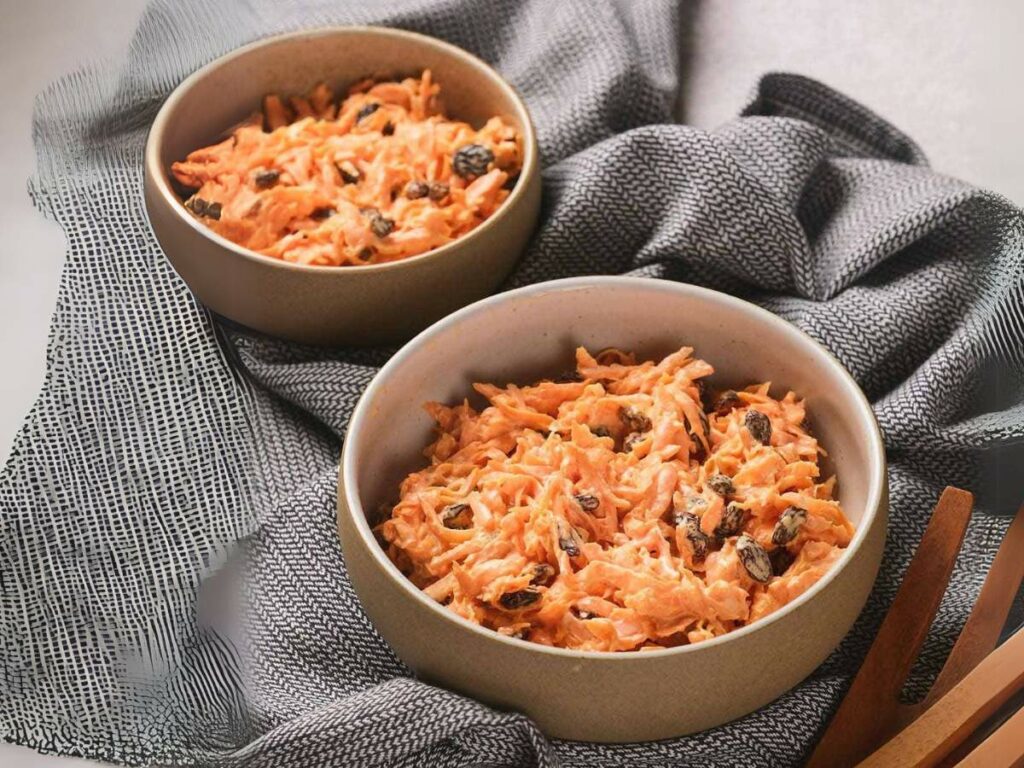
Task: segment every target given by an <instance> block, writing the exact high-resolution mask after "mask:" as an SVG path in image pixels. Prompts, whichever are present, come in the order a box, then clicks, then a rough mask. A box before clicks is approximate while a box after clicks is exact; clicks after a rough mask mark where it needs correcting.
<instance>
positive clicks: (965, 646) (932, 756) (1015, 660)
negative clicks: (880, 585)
mask: <svg viewBox="0 0 1024 768" xmlns="http://www.w3.org/2000/svg"><path fill="white" fill-rule="evenodd" d="M973 503H974V497H973V496H972V495H971V494H970V493H967V492H966V491H962V490H960V489H957V488H946V490H945V491H944V492H943V494H942V497H941V498H940V499H939V503H938V504H937V505H936V507H935V510H934V511H933V512H932V517H931V520H930V521H929V523H928V528H927V529H926V530H925V533H924V537H923V538H922V539H921V544H920V546H918V549H917V552H916V553H915V555H914V559H913V560H912V561H911V563H910V567H909V568H908V569H907V573H906V575H905V576H904V579H903V584H902V585H901V586H900V589H899V591H898V592H897V594H896V599H895V600H893V603H892V607H891V608H890V609H889V613H888V614H887V615H886V617H885V621H884V622H883V623H882V627H881V629H880V630H879V632H878V636H877V637H876V638H875V642H874V643H873V644H872V646H871V650H870V651H869V652H868V655H867V657H866V658H865V659H864V663H863V665H862V666H861V668H860V671H859V672H858V673H857V676H856V677H855V678H854V681H853V684H852V685H851V686H850V690H849V692H848V693H847V695H846V698H845V699H844V700H843V702H842V704H840V706H839V709H838V711H837V712H836V715H835V717H834V718H833V719H832V722H831V723H830V724H829V726H828V728H827V729H826V731H825V734H824V736H823V737H822V739H821V741H820V742H819V743H818V746H817V747H816V748H815V750H814V752H813V753H812V755H811V758H810V761H809V762H808V763H807V766H808V768H844V767H845V766H853V765H856V764H857V763H859V762H860V761H862V760H865V759H866V761H865V762H864V766H866V767H867V766H871V768H876V767H877V768H880V767H881V766H897V765H899V766H908V768H909V767H910V766H914V767H915V768H916V767H918V766H931V765H937V764H938V763H939V762H940V761H941V760H943V759H944V758H946V757H947V756H948V755H950V753H951V752H952V751H953V750H954V749H956V747H957V746H959V745H960V744H961V743H962V742H963V741H964V739H966V738H967V737H968V736H969V735H970V734H971V732H972V731H973V730H974V729H975V728H977V727H978V726H979V725H980V724H981V723H982V722H983V721H984V720H985V719H987V718H988V717H989V716H990V715H992V714H993V713H994V712H995V711H996V710H997V709H998V708H999V707H1001V706H1002V705H1003V704H1004V703H1005V702H1006V701H1008V700H1009V699H1010V697H1012V696H1013V695H1014V694H1015V693H1016V692H1017V691H1019V690H1021V688H1022V687H1024V632H1018V633H1017V634H1016V635H1015V636H1014V637H1011V638H1010V639H1009V640H1007V641H1006V642H1005V643H1004V644H1003V645H1002V646H1001V647H1000V648H999V649H998V650H996V651H995V652H993V649H994V648H995V647H996V644H997V642H998V640H999V635H1000V631H1001V629H1002V627H1003V625H1004V624H1005V623H1006V618H1007V616H1008V614H1009V611H1010V608H1011V606H1012V605H1013V600H1014V597H1015V596H1016V594H1017V591H1018V589H1019V588H1020V585H1021V581H1022V580H1024V506H1022V507H1021V509H1020V511H1018V513H1017V516H1016V518H1015V519H1014V521H1013V522H1012V523H1011V525H1010V528H1009V530H1008V531H1007V534H1006V538H1005V539H1004V540H1003V543H1002V545H1001V546H1000V548H999V551H998V552H997V553H996V557H995V560H994V561H993V562H992V568H991V569H990V570H989V573H988V576H987V577H986V579H985V584H984V585H983V586H982V590H981V593H980V594H979V596H978V600H977V602H976V603H975V604H974V608H973V609H972V611H971V614H970V616H969V617H968V619H967V623H966V624H965V625H964V628H963V630H962V631H961V633H960V636H959V638H958V639H957V641H956V644H955V645H954V646H953V650H952V651H951V652H950V654H949V657H948V659H947V660H946V664H945V666H943V668H942V671H941V672H940V673H939V675H938V677H937V678H936V680H935V683H934V684H933V686H932V688H931V690H930V691H929V692H928V695H927V696H926V697H925V699H924V700H923V701H921V702H920V703H919V704H901V703H900V702H899V694H900V690H901V689H902V688H903V684H904V682H905V681H906V678H907V675H908V674H909V673H910V669H911V667H912V666H913V664H914V661H915V660H916V659H917V655H918V653H919V651H920V650H921V646H922V645H923V643H924V640H925V638H926V637H927V634H928V629H929V627H930V626H931V624H932V621H933V619H934V618H935V613H936V611H937V610H938V607H939V603H940V602H941V601H942V596H943V594H944V593H945V591H946V587H947V586H948V584H949V577H950V574H951V573H952V570H953V565H954V563H955V562H956V557H957V553H958V552H959V551H960V546H961V544H962V543H963V537H964V533H965V531H966V530H967V524H968V522H969V521H970V517H971V509H972V507H973ZM908 726H909V727H908ZM1022 729H1024V716H1022V715H1021V714H1020V713H1018V714H1017V715H1015V716H1014V717H1013V718H1011V719H1010V720H1009V721H1007V722H1006V723H1005V724H1004V725H1003V726H1002V727H1000V728H999V730H998V731H996V733H995V734H993V735H992V736H991V737H990V738H989V739H988V740H987V741H985V742H984V744H982V745H981V746H980V747H978V750H981V749H982V748H983V747H984V748H986V749H987V750H988V751H987V752H984V753H982V754H981V755H980V759H982V760H988V762H982V763H979V762H974V763H973V764H975V765H979V766H980V765H985V766H986V768H988V767H989V766H992V768H996V766H1011V765H1017V764H1018V763H1016V762H1013V758H1009V759H1007V760H1003V761H1002V762H998V761H997V762H991V759H990V758H991V757H992V755H993V754H996V753H1000V754H1001V753H1004V752H1005V747H1006V744H1011V743H1013V742H1014V741H1015V740H1016V739H1017V738H1018V737H1019V736H1020V735H1021V733H1022ZM901 731H902V732H901ZM897 733H899V735H898V736H896V738H894V739H892V741H890V739H891V738H892V737H893V736H894V735H895V734H897ZM886 742H889V743H888V744H886ZM990 742H991V743H990ZM883 744H884V745H885V746H882V745H883ZM986 745H987V747H986ZM879 747H881V749H879ZM876 750H877V751H876ZM978 750H975V752H972V753H971V754H970V755H968V756H967V760H966V761H965V763H964V764H972V763H971V762H970V761H975V760H977V759H978V757H979V756H978V754H977V753H978ZM993 750H994V752H993ZM1018 752H1019V753H1024V744H1021V745H1020V749H1019V750H1018ZM1018 757H1019V755H1018Z"/></svg>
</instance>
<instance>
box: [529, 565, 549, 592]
mask: <svg viewBox="0 0 1024 768" xmlns="http://www.w3.org/2000/svg"><path fill="white" fill-rule="evenodd" d="M554 578H555V569H554V568H552V567H551V566H550V565H548V564H547V563H537V564H536V565H535V566H533V576H532V577H531V578H530V584H532V585H533V586H535V587H546V586H547V585H548V584H550V583H551V582H552V581H553V580H554Z"/></svg>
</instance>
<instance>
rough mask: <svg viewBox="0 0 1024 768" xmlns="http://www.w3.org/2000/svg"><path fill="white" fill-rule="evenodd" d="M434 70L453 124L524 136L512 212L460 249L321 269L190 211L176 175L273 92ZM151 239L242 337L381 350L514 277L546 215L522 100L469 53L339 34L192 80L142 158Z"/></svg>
mask: <svg viewBox="0 0 1024 768" xmlns="http://www.w3.org/2000/svg"><path fill="white" fill-rule="evenodd" d="M424 68H429V69H431V70H432V72H433V75H434V79H435V80H436V81H437V82H438V83H440V84H441V88H442V91H441V95H442V98H443V99H444V103H445V105H446V109H447V111H448V113H449V114H450V115H451V116H452V117H455V118H458V119H462V120H465V121H467V122H469V123H471V124H473V125H482V124H483V123H484V122H485V121H486V120H487V119H488V118H489V117H492V116H495V115H499V116H501V117H503V118H505V119H506V120H508V121H509V122H510V123H511V124H512V125H514V126H515V127H516V128H517V129H518V130H519V131H520V133H521V135H522V137H523V149H524V159H523V168H522V172H521V173H520V176H519V181H518V182H517V183H516V186H515V189H513V191H512V193H511V194H510V195H509V197H508V199H507V200H506V201H505V203H504V204H503V205H502V206H501V208H500V209H499V210H498V211H497V212H496V213H495V214H494V215H493V216H491V218H489V219H488V220H487V221H485V222H484V223H483V224H482V225H480V226H479V227H478V228H476V229H475V230H473V231H472V232H471V233H469V234H468V235H466V236H465V237H463V238H460V239H459V240H456V241H454V242H452V243H449V244H448V245H445V246H443V247H441V248H438V249H436V250H433V251H430V252H428V253H425V254H422V255H420V256H414V257H412V258H409V259H405V260H403V261H396V262H389V263H386V264H379V265H368V266H350V267H321V266H303V265H297V264H291V263H288V262H285V261H282V260H280V259H274V258H270V257H267V256H263V255H261V254H258V253H256V252H254V251H250V250H248V249H247V248H242V247H240V246H238V245H235V244H234V243H232V242H230V241H229V240H227V239H225V238H223V237H221V236H219V235H217V234H215V233H213V232H212V231H211V230H209V229H208V228H206V227H205V226H203V224H202V223H200V222H198V221H196V220H195V219H194V218H193V217H192V216H191V215H190V214H189V213H188V212H187V211H186V210H185V208H184V207H183V205H182V198H181V197H180V196H179V195H178V194H177V193H176V191H175V189H174V188H173V186H172V184H171V177H170V175H169V171H170V167H171V164H172V163H173V162H175V161H176V160H181V159H184V157H185V156H186V155H187V154H188V153H189V152H191V151H192V150H194V149H197V148H199V147H203V146H207V145H209V144H211V143H213V142H215V141H220V140H222V139H223V138H224V136H225V135H226V132H227V129H228V128H229V127H230V126H232V125H236V124H237V123H238V122H239V121H241V120H242V119H244V118H245V117H246V116H247V115H250V114H252V113H253V112H254V111H257V110H258V109H259V108H260V104H261V100H262V98H263V96H264V95H265V94H267V93H280V94H285V95H290V94H303V93H307V92H308V91H309V90H310V88H312V87H313V86H314V85H316V84H317V83H319V82H321V81H326V82H327V84H328V85H330V86H332V87H333V88H334V89H335V93H343V92H344V88H345V87H346V86H348V85H350V84H351V83H353V82H355V81H357V80H360V79H362V78H363V77H365V76H367V75H370V74H372V75H387V76H402V75H408V74H414V73H419V72H420V71H421V70H423V69H424ZM144 189H145V199H146V209H147V212H148V213H149V219H150V222H151V223H152V225H153V231H154V232H155V233H156V236H157V240H158V241H159V242H160V246H161V247H162V248H163V249H164V251H165V252H166V254H167V257H168V258H169V259H170V261H171V263H172V264H173V265H174V268H175V269H176V270H177V271H178V274H180V275H181V277H182V278H183V279H184V280H185V282H186V283H187V284H188V286H189V288H191V290H192V292H193V293H194V294H195V295H196V296H197V297H198V298H199V300H200V301H202V302H203V303H204V304H206V305H207V306H208V307H209V308H210V309H212V310H214V311H215V312H218V313H219V314H221V315H223V316H225V317H228V318H230V319H231V320H234V321H236V322H239V323H241V324H243V325H246V326H249V327H250V328H254V329H256V330H259V331H263V332H265V333H269V334H271V335H274V336H279V337H282V338H286V339H291V340H294V341H300V342H306V343H314V344H380V343H393V342H397V341H404V340H406V339H408V338H409V337H410V336H411V335H412V334H414V333H415V332H416V331H419V330H421V329H423V328H425V327H426V326H427V325H429V324H430V323H432V322H433V321H435V320H437V319H439V318H441V317H444V316H445V315H446V314H448V313H449V312H451V311H453V310H455V309H458V308H459V307H462V306H464V305H466V304H468V303H469V302H471V301H475V300H476V299H479V298H481V297H483V296H486V295H487V294H488V293H490V292H491V291H492V290H493V289H494V288H496V287H497V286H498V285H499V284H500V283H501V281H502V280H503V279H504V278H505V277H506V276H507V275H508V273H509V272H510V271H511V270H512V267H513V266H514V265H515V263H516V261H517V260H518V258H519V256H520V254H521V253H522V251H523V249H524V248H525V247H526V243H527V241H528V240H529V237H530V235H531V233H532V231H533V227H534V225H535V223H536V220H537V215H538V211H539V206H540V172H539V169H538V151H537V140H536V138H535V136H534V130H533V126H532V124H531V122H530V116H529V114H528V112H527V110H526V106H525V105H524V104H523V102H522V100H521V99H520V98H519V96H517V95H516V93H515V91H513V89H512V88H511V86H509V85H508V83H506V82H505V81H504V80H503V79H502V78H501V77H500V76H499V75H498V74H497V73H496V72H495V71H494V70H493V69H491V68H490V67H489V66H487V65H486V64H484V63H483V62H482V61H480V60H479V59H477V58H476V57H474V56H471V55H470V54H468V53H466V52H465V51H463V50H461V49H459V48H456V47H455V46H453V45H449V44H448V43H444V42H441V41H440V40H435V39H434V38H431V37H426V36H424V35H419V34H414V33H412V32H405V31H402V30H397V29H385V28H377V27H337V28H330V29H319V30H316V31H310V32H299V33H296V34H289V35H283V36H280V37H273V38H269V39H267V40H261V41H259V42H256V43H252V44H251V45H247V46H245V47H243V48H240V49H238V50H237V51H234V52H233V53H229V54H228V55H226V56H222V57H221V58H219V59H217V60H215V61H213V62H212V63H210V64H208V65H206V66H205V67H203V68H202V69H200V70H199V71H198V72H196V73H195V74H193V75H191V76H190V77H188V78H187V79H186V80H185V81H184V82H183V83H181V85H179V86H178V87H177V88H176V89H175V90H174V92H173V93H171V95H170V97H168V99H167V101H166V102H165V103H164V105H163V107H161V109H160V112H159V113H158V114H157V117H156V120H155V121H154V122H153V126H152V128H151V129H150V132H149V138H148V140H147V143H146V152H145V185H144Z"/></svg>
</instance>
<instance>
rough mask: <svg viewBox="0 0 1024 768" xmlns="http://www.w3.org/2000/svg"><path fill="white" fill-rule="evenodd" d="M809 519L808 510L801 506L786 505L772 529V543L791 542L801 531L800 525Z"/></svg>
mask: <svg viewBox="0 0 1024 768" xmlns="http://www.w3.org/2000/svg"><path fill="white" fill-rule="evenodd" d="M806 520H807V510H806V509H802V508H800V507H786V509H785V510H784V511H783V513H782V514H781V515H779V521H778V522H777V523H775V530H773V531H772V544H775V545H777V546H780V547H781V546H784V545H786V544H789V542H791V541H792V540H793V539H795V538H796V535H797V534H798V533H799V532H800V526H802V525H803V524H804V522H806Z"/></svg>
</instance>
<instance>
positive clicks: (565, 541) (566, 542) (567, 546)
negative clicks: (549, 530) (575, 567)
mask: <svg viewBox="0 0 1024 768" xmlns="http://www.w3.org/2000/svg"><path fill="white" fill-rule="evenodd" d="M558 546H559V547H561V548H562V551H564V552H565V554H567V555H568V556H569V557H579V556H580V547H579V545H578V544H577V543H576V541H575V540H574V539H572V537H569V536H567V537H565V538H559V539H558Z"/></svg>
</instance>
